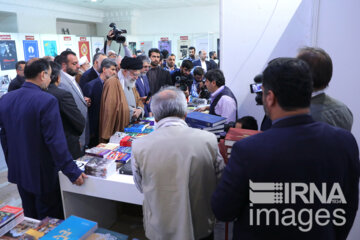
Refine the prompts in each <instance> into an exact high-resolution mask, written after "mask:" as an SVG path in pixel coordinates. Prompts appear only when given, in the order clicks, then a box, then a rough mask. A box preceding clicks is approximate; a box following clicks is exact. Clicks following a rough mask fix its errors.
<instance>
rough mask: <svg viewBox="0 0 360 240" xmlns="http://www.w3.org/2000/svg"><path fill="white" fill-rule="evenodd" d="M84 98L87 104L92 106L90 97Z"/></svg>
mask: <svg viewBox="0 0 360 240" xmlns="http://www.w3.org/2000/svg"><path fill="white" fill-rule="evenodd" d="M84 100H85V102H86V105H87V106H88V107H90V106H91V99H90V98H88V97H84Z"/></svg>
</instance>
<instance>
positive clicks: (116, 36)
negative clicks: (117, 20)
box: [101, 23, 132, 58]
mask: <svg viewBox="0 0 360 240" xmlns="http://www.w3.org/2000/svg"><path fill="white" fill-rule="evenodd" d="M110 27H112V28H113V29H111V30H110V31H109V33H108V34H107V36H106V40H105V43H104V48H103V50H102V51H101V52H103V53H105V54H106V55H107V56H109V53H110V55H114V56H115V57H113V58H116V56H117V55H119V54H120V50H121V45H122V46H123V48H124V51H125V56H127V57H132V54H131V51H130V49H129V48H128V47H127V43H126V38H125V37H124V36H122V35H121V34H122V33H126V30H123V29H120V30H119V29H117V28H116V25H115V24H114V23H111V24H110ZM113 41H116V42H117V43H119V44H121V45H120V46H119V52H118V54H117V55H116V53H115V52H113V53H112V52H111V51H113V50H111V49H110V47H111V44H112V42H113ZM114 53H115V54H114ZM109 57H110V56H109Z"/></svg>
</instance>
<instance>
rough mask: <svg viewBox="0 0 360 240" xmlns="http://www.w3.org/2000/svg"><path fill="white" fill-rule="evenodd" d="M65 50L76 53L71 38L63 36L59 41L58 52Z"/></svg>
mask: <svg viewBox="0 0 360 240" xmlns="http://www.w3.org/2000/svg"><path fill="white" fill-rule="evenodd" d="M65 50H71V51H73V52H77V49H76V46H74V42H73V39H72V36H63V37H62V39H60V52H62V51H65Z"/></svg>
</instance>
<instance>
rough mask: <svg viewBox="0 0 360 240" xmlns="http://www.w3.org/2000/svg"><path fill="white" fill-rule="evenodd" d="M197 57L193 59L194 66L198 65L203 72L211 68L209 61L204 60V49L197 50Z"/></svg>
mask: <svg viewBox="0 0 360 240" xmlns="http://www.w3.org/2000/svg"><path fill="white" fill-rule="evenodd" d="M199 58H200V59H198V60H195V61H193V65H194V67H197V66H200V67H202V68H203V69H204V71H205V72H208V71H210V70H211V69H212V66H211V64H210V62H209V61H207V60H206V51H205V50H201V51H199Z"/></svg>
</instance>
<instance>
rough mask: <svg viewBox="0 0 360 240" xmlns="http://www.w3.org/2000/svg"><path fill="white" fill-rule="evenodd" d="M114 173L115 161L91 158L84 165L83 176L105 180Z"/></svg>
mask: <svg viewBox="0 0 360 240" xmlns="http://www.w3.org/2000/svg"><path fill="white" fill-rule="evenodd" d="M115 172H116V163H115V161H114V160H109V159H106V158H99V157H93V158H92V159H90V160H89V161H88V162H87V163H86V165H85V174H88V175H91V176H95V177H101V178H107V177H109V176H111V175H112V174H114V173H115Z"/></svg>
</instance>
